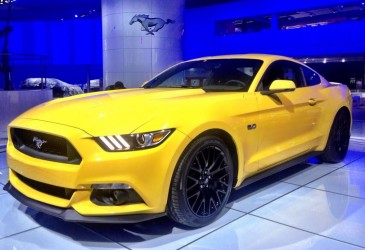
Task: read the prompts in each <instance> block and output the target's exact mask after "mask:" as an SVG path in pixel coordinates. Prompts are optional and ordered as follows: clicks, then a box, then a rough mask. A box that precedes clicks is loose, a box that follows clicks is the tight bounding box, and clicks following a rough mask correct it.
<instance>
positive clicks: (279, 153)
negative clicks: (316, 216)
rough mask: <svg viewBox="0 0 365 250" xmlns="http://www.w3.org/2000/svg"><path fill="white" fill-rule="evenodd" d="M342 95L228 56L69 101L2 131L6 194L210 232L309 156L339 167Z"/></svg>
mask: <svg viewBox="0 0 365 250" xmlns="http://www.w3.org/2000/svg"><path fill="white" fill-rule="evenodd" d="M351 106H352V98H351V93H350V91H349V90H348V88H347V87H346V86H345V85H342V84H339V83H330V82H328V81H326V80H325V79H324V78H323V77H322V76H320V75H319V74H318V73H317V72H315V71H314V70H312V69H310V68H309V67H307V66H306V65H305V64H302V63H300V62H298V61H295V60H293V59H290V58H287V57H281V56H274V55H257V54H247V55H231V56H216V57H206V58H199V59H195V60H190V61H186V62H182V63H179V64H177V65H175V66H173V67H171V68H169V69H167V70H166V71H164V72H162V73H161V74H159V75H157V76H156V77H155V78H153V79H151V80H150V81H148V82H146V83H144V84H143V85H142V87H141V88H134V89H123V90H115V91H104V92H99V93H92V94H85V95H79V96H73V97H68V98H63V99H57V100H53V101H51V102H48V103H45V104H42V105H40V106H37V107H35V108H33V109H31V110H29V111H27V112H25V113H24V114H22V115H20V116H19V117H18V118H16V119H15V120H14V121H12V122H11V123H10V124H9V127H8V136H9V141H8V146H7V162H8V165H9V168H10V171H9V182H8V184H7V185H6V186H5V189H6V190H7V191H8V192H9V193H11V194H12V195H13V196H14V197H15V198H17V199H18V200H20V201H21V202H22V203H24V204H26V205H28V206H30V207H33V208H35V209H37V210H39V211H42V212H44V213H48V214H51V215H53V216H57V217H60V218H62V219H64V220H68V221H85V222H109V223H127V222H137V221H143V220H147V219H151V218H156V217H158V216H162V215H168V216H169V217H170V218H171V219H172V220H174V221H176V222H178V223H181V224H184V225H187V226H191V227H200V226H204V225H207V224H209V223H211V222H212V221H213V220H214V219H215V218H216V217H217V216H218V215H219V214H220V212H221V211H222V209H223V208H224V206H225V205H226V203H227V200H228V198H229V195H230V192H231V190H232V188H240V187H242V186H245V185H247V184H249V183H252V182H253V181H255V180H257V179H260V178H263V177H265V176H267V175H268V174H270V173H272V172H273V171H274V170H275V171H279V170H282V169H283V168H286V167H288V166H290V165H293V164H297V163H299V162H301V161H305V160H306V159H307V158H309V157H312V156H318V157H319V158H320V159H321V160H322V161H324V162H331V163H336V162H340V161H341V160H342V159H343V158H344V157H345V155H346V153H347V150H348V146H349V139H350V131H351V122H352V119H351Z"/></svg>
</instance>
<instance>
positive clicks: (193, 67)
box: [143, 59, 262, 91]
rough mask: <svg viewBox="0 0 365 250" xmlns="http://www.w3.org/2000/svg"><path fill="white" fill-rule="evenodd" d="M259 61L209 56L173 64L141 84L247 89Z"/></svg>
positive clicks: (210, 88)
mask: <svg viewBox="0 0 365 250" xmlns="http://www.w3.org/2000/svg"><path fill="white" fill-rule="evenodd" d="M261 65H262V61H261V60H256V59H211V60H201V61H190V62H185V63H181V64H178V65H176V66H175V67H172V68H170V69H169V70H167V71H165V72H163V73H162V74H160V75H158V76H157V77H155V78H153V79H152V80H151V81H149V82H147V83H146V84H144V85H143V87H144V88H202V89H204V90H205V91H248V89H249V87H250V85H251V82H252V80H253V79H254V77H255V75H256V73H257V71H258V70H259V68H260V67H261Z"/></svg>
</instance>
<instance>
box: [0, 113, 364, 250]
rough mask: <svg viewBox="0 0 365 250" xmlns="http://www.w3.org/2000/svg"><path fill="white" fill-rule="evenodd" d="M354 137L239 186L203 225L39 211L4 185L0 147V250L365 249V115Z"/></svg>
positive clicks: (165, 220) (4, 172) (5, 177)
mask: <svg viewBox="0 0 365 250" xmlns="http://www.w3.org/2000/svg"><path fill="white" fill-rule="evenodd" d="M355 127H356V128H355ZM353 136H354V138H353V139H352V140H351V145H350V151H349V153H348V155H347V157H346V158H345V160H344V161H343V162H341V163H339V164H321V163H318V162H316V161H315V160H314V159H311V160H310V161H308V162H307V163H302V164H299V165H297V166H295V167H293V168H291V169H289V170H286V171H284V172H281V173H279V174H276V175H273V176H271V177H269V178H267V179H265V180H262V181H260V182H257V183H254V184H252V185H250V186H248V187H246V188H244V189H240V190H238V191H234V192H233V193H232V195H231V198H230V202H229V203H228V205H227V207H226V210H225V213H223V214H222V216H221V217H220V218H219V219H218V220H217V221H215V222H214V223H213V224H211V225H209V226H207V227H204V228H200V229H187V228H183V227H179V226H178V225H176V224H174V223H173V222H171V221H169V220H168V219H167V218H160V219H157V220H152V221H147V222H144V223H138V224H128V225H120V224H116V225H114V224H113V225H107V224H81V223H68V222H64V221H62V220H59V219H55V218H53V217H50V216H47V215H44V214H42V213H38V212H36V211H34V210H32V209H30V208H27V207H25V206H23V205H21V204H20V203H19V202H18V201H16V200H15V199H14V198H12V196H10V195H9V194H8V193H7V192H5V191H3V190H2V187H3V186H4V184H5V183H6V182H7V178H8V171H7V165H6V160H5V153H0V249H1V250H10V249H11V250H13V249H16V250H23V249H24V250H32V249H62V250H64V249H69V250H73V249H159V250H160V249H169V250H171V249H290V250H292V249H321V250H322V249H341V250H342V249H365V121H361V120H357V121H355V122H354V131H353Z"/></svg>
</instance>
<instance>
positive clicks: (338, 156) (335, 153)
mask: <svg viewBox="0 0 365 250" xmlns="http://www.w3.org/2000/svg"><path fill="white" fill-rule="evenodd" d="M350 130H351V118H350V115H349V113H348V112H346V110H344V109H342V110H340V111H339V112H338V113H337V115H336V117H335V119H334V121H333V124H332V127H331V131H330V134H329V137H328V141H327V145H326V148H325V149H324V151H323V153H322V154H321V155H320V156H319V159H320V160H322V161H324V162H329V163H337V162H340V161H342V160H343V159H344V158H345V156H346V154H347V150H348V148H349V143H350Z"/></svg>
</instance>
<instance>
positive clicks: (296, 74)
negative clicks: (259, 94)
mask: <svg viewBox="0 0 365 250" xmlns="http://www.w3.org/2000/svg"><path fill="white" fill-rule="evenodd" d="M275 80H291V81H293V82H294V83H295V85H296V87H297V88H300V87H303V86H304V84H303V80H302V77H301V71H300V70H299V65H298V64H296V63H294V62H290V61H284V60H281V61H276V62H273V63H272V64H271V65H270V66H269V68H268V69H267V71H266V73H265V74H264V76H263V78H262V79H261V83H260V85H259V88H258V90H259V91H261V90H269V88H270V85H271V83H272V82H273V81H275Z"/></svg>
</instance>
